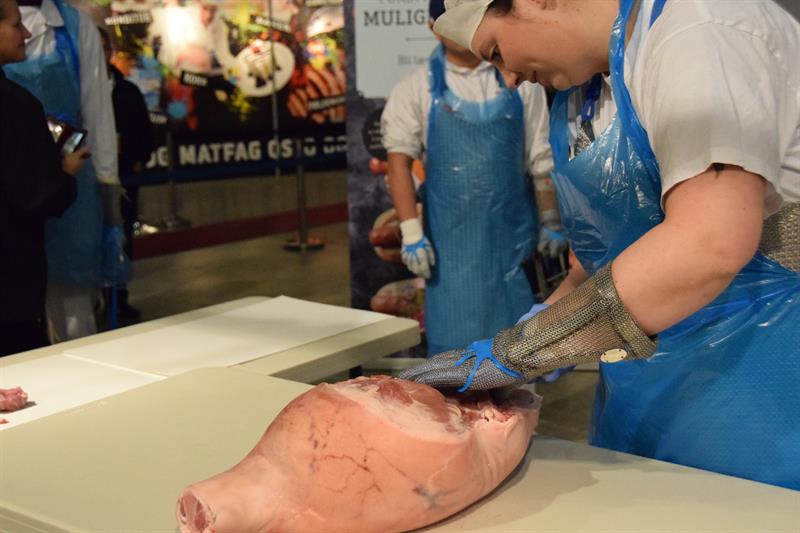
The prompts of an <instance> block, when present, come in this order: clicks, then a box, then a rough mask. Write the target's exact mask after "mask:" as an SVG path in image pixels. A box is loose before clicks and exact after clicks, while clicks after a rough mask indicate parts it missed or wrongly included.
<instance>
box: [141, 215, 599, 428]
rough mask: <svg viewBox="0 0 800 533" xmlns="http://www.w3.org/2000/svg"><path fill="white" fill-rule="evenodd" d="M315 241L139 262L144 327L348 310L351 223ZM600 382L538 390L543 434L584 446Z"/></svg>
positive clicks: (569, 379)
mask: <svg viewBox="0 0 800 533" xmlns="http://www.w3.org/2000/svg"><path fill="white" fill-rule="evenodd" d="M312 234H313V235H316V236H319V237H322V238H323V239H324V241H325V243H326V245H325V247H324V248H323V249H322V250H320V251H315V252H305V253H297V252H287V251H284V249H283V244H284V242H285V241H286V239H287V238H288V237H292V236H294V235H293V234H278V235H271V236H267V237H262V238H258V239H251V240H247V241H240V242H234V243H230V244H224V245H220V246H213V247H208V248H201V249H197V250H191V251H188V252H182V253H178V254H173V255H166V256H160V257H155V258H151V259H143V260H140V261H136V262H135V263H134V279H133V281H132V282H131V283H130V284H129V286H128V288H129V291H130V303H131V304H132V305H133V306H135V307H137V308H139V309H140V310H141V311H142V319H143V320H153V319H156V318H161V317H164V316H169V315H174V314H176V313H182V312H184V311H191V310H192V309H197V308H199V307H205V306H208V305H213V304H216V303H221V302H226V301H229V300H234V299H237V298H241V297H244V296H254V295H264V296H277V295H281V294H285V295H287V296H292V297H295V298H302V299H305V300H311V301H315V302H321V303H327V304H333V305H341V306H348V305H349V303H350V284H349V251H348V240H347V224H345V223H342V224H334V225H330V226H324V227H320V228H314V230H313V231H312ZM369 372H370V373H373V372H380V373H386V371H385V370H383V371H382V370H380V369H375V370H370V371H369ZM343 378H344V376H332V380H334V379H343ZM596 380H597V374H596V373H595V372H572V373H570V374H567V375H565V376H563V377H562V378H561V379H559V380H558V381H557V382H555V383H545V384H539V385H537V392H538V393H539V394H541V395H542V396H543V397H544V404H543V407H542V412H541V416H540V422H539V427H538V431H539V432H540V433H542V434H545V435H552V436H557V437H561V438H565V439H570V440H575V441H581V442H585V441H586V433H587V428H588V425H589V413H590V408H591V401H592V396H593V394H594V385H595V383H596Z"/></svg>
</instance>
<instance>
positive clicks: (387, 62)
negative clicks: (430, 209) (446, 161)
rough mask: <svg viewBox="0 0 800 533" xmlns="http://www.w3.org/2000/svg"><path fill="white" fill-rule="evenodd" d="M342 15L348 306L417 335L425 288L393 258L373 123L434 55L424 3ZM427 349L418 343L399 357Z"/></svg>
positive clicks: (395, 233) (362, 2)
mask: <svg viewBox="0 0 800 533" xmlns="http://www.w3.org/2000/svg"><path fill="white" fill-rule="evenodd" d="M345 14H346V16H345V27H346V28H347V32H346V33H345V35H346V37H345V39H346V41H345V50H346V53H347V57H348V58H349V59H350V61H348V63H347V80H348V87H349V90H348V92H347V140H348V143H347V180H348V185H347V186H348V209H349V220H350V227H349V231H350V284H351V291H352V306H353V307H355V308H359V309H371V310H374V311H379V312H383V313H389V314H393V315H397V316H402V317H406V318H412V319H416V320H418V321H419V322H420V326H421V327H422V328H423V331H424V294H425V283H424V280H423V279H421V278H416V277H415V276H414V275H413V274H412V273H411V272H409V271H408V270H406V268H405V266H403V263H402V261H401V259H400V242H399V235H400V233H399V228H398V226H397V219H396V217H395V215H394V210H393V209H392V200H391V197H390V196H389V192H388V189H387V187H386V183H385V173H386V152H385V150H384V149H383V145H382V143H381V134H380V118H381V113H382V111H383V106H384V104H385V103H386V100H385V99H386V97H387V96H388V95H389V92H390V91H391V89H392V88H393V87H394V85H395V84H396V83H397V82H399V81H400V80H401V79H402V77H403V76H405V75H406V74H407V73H408V72H410V70H411V69H414V68H420V66H421V65H424V64H425V60H427V58H428V56H429V55H430V52H431V51H432V50H433V48H434V45H435V43H436V40H435V39H434V37H433V35H432V34H431V33H430V30H429V29H428V1H427V0H345ZM426 350H427V348H426V346H425V343H424V342H423V343H422V344H421V345H420V346H417V347H415V348H412V349H411V350H409V353H407V354H406V355H414V356H424V355H425V354H426Z"/></svg>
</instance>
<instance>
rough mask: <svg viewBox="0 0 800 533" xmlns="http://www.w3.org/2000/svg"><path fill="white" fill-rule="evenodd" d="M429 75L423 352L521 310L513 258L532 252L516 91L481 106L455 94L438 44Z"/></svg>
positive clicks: (525, 298)
mask: <svg viewBox="0 0 800 533" xmlns="http://www.w3.org/2000/svg"><path fill="white" fill-rule="evenodd" d="M429 76H430V78H429V79H430V88H431V89H430V90H431V96H432V100H433V102H432V104H431V109H430V115H429V118H428V146H427V160H426V163H425V173H426V176H427V178H426V181H425V183H424V184H423V186H422V199H423V220H424V226H425V235H427V236H428V237H429V238H430V241H431V244H432V246H433V249H434V250H435V253H436V258H437V263H436V265H435V266H434V267H433V268H432V269H431V277H430V279H428V281H427V282H426V285H425V324H426V336H427V339H428V353H429V354H436V353H439V352H441V351H444V350H450V349H453V348H457V347H460V346H464V344H465V343H466V342H469V340H470V339H472V338H474V336H475V335H476V334H477V335H484V336H490V335H494V334H495V333H497V332H498V331H500V330H502V329H503V328H507V327H509V326H510V325H512V324H514V322H516V320H517V318H519V316H520V315H522V314H523V313H524V312H526V311H527V310H528V309H529V308H530V307H531V305H532V304H533V301H534V300H533V291H532V289H531V286H530V284H529V283H528V280H527V278H526V276H525V272H524V271H523V269H522V263H523V261H524V260H525V259H526V258H527V257H528V256H529V255H530V254H531V253H532V252H533V250H534V248H535V245H536V235H537V229H536V220H535V211H534V209H535V207H534V203H533V191H532V190H531V187H530V184H529V180H528V179H527V178H526V175H525V127H524V122H523V107H522V100H521V99H520V97H519V95H518V94H517V93H516V91H508V90H503V91H502V92H500V93H499V94H498V95H497V96H496V97H495V98H494V99H491V100H488V101H485V102H471V101H466V100H463V99H461V98H459V97H458V96H456V95H455V94H454V93H453V92H452V91H451V90H450V89H449V88H448V87H447V82H446V81H445V57H444V49H443V47H442V46H439V47H438V48H437V49H436V50H435V51H434V52H433V54H432V55H431V58H430V71H429ZM498 81H499V83H500V85H501V87H504V84H503V83H502V79H498ZM490 309H491V310H492V312H489V313H486V312H481V313H477V312H475V310H490Z"/></svg>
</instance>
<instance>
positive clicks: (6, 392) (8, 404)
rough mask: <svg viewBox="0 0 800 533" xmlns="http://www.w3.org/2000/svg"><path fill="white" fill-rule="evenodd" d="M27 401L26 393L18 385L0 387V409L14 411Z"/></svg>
mask: <svg viewBox="0 0 800 533" xmlns="http://www.w3.org/2000/svg"><path fill="white" fill-rule="evenodd" d="M26 403H28V394H27V393H26V392H25V391H24V390H22V389H21V388H20V387H14V388H13V389H0V411H16V410H17V409H20V408H22V407H23V406H24V405H25V404H26Z"/></svg>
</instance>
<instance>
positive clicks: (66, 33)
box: [3, 0, 103, 287]
mask: <svg viewBox="0 0 800 533" xmlns="http://www.w3.org/2000/svg"><path fill="white" fill-rule="evenodd" d="M53 3H54V4H55V5H56V7H57V8H58V11H59V13H60V14H61V17H62V18H63V19H64V26H60V27H56V28H54V30H55V34H56V47H55V49H54V50H53V51H52V52H50V53H47V54H42V55H39V56H34V57H28V59H26V60H25V61H24V62H22V63H13V64H9V65H5V66H4V67H3V70H4V71H5V73H6V75H7V76H8V78H9V79H11V80H14V81H15V82H17V83H19V84H20V85H22V86H23V87H25V88H26V89H27V90H28V91H30V92H31V93H32V94H33V95H34V96H36V98H38V99H39V101H40V102H41V103H42V105H43V106H44V110H45V114H47V115H50V116H56V117H58V118H60V119H61V120H64V121H65V122H67V123H69V124H71V125H73V126H76V127H81V112H80V102H81V98H80V66H79V63H78V61H79V56H78V42H79V40H78V39H79V37H78V35H79V33H78V32H79V24H80V19H79V17H78V12H77V11H75V9H74V8H72V7H70V6H67V5H64V4H63V3H62V2H61V0H53ZM77 180H78V195H77V198H76V199H75V203H73V204H72V206H70V207H69V209H67V210H66V211H65V212H64V214H63V215H61V217H60V218H55V219H50V220H49V221H48V222H47V224H46V226H45V230H46V231H45V239H46V240H45V243H46V251H47V269H48V275H49V277H50V278H52V279H58V280H61V281H66V282H69V283H71V284H74V285H79V286H86V287H94V286H99V275H100V259H101V252H100V245H101V238H102V220H103V218H102V215H103V213H102V207H101V203H100V187H99V184H98V182H97V179H96V178H95V173H94V168H93V167H92V164H91V161H87V162H86V164H85V165H84V166H83V169H82V170H81V172H80V173H79V174H78V176H77Z"/></svg>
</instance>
